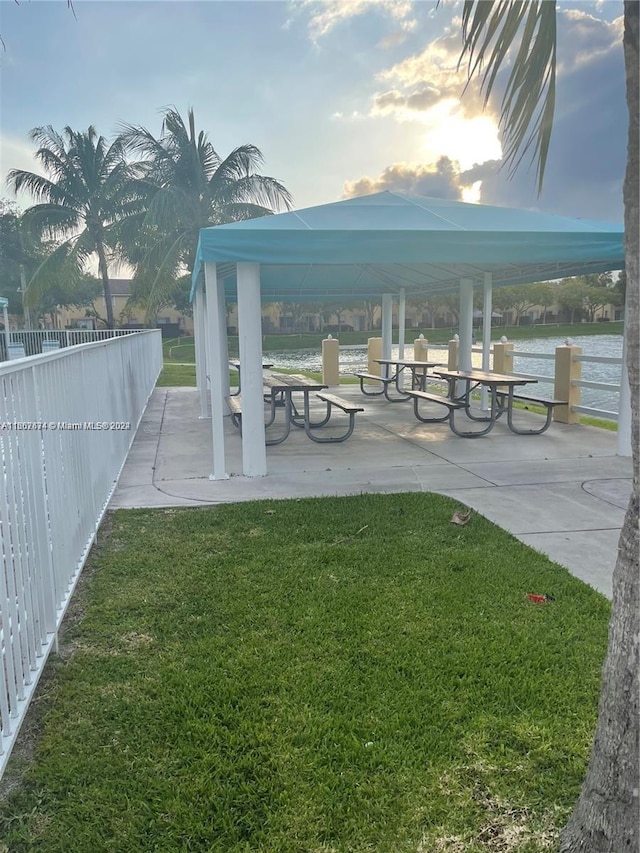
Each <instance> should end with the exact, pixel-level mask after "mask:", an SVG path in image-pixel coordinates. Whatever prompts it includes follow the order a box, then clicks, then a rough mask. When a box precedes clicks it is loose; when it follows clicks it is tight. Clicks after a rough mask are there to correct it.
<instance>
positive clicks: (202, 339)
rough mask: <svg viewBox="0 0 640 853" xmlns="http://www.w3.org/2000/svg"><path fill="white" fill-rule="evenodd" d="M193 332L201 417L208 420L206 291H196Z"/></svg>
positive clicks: (199, 288) (200, 289)
mask: <svg viewBox="0 0 640 853" xmlns="http://www.w3.org/2000/svg"><path fill="white" fill-rule="evenodd" d="M193 332H194V335H195V350H196V385H197V386H198V394H199V397H200V417H201V418H208V417H209V409H208V400H207V391H208V387H207V372H208V371H207V346H206V337H207V317H206V302H205V295H204V290H203V289H202V288H201V287H198V288H197V289H196V292H195V293H194V296H193Z"/></svg>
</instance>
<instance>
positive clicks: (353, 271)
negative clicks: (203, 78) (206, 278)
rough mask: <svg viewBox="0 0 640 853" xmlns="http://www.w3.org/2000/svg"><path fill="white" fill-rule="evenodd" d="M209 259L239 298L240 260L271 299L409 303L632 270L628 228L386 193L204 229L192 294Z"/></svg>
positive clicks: (232, 295) (228, 292) (229, 291)
mask: <svg viewBox="0 0 640 853" xmlns="http://www.w3.org/2000/svg"><path fill="white" fill-rule="evenodd" d="M206 261H210V262H215V263H216V264H218V265H219V266H218V275H221V276H222V277H223V278H224V281H225V291H226V295H227V298H228V299H231V300H235V299H236V276H235V265H236V263H240V262H246V263H258V264H260V265H261V271H260V278H261V292H262V298H263V300H264V301H265V302H276V301H285V302H286V301H295V302H298V301H321V300H331V301H333V300H335V299H345V300H346V299H349V300H355V299H370V298H376V297H378V296H379V295H380V294H382V293H397V292H399V290H400V289H401V288H404V290H405V293H406V295H407V297H411V296H412V295H413V296H415V295H418V294H424V293H429V292H431V293H446V292H450V291H451V292H452V291H457V290H458V287H459V283H460V279H461V278H472V279H474V280H477V281H482V279H483V276H484V273H485V272H490V273H492V275H493V282H494V285H495V286H500V285H503V286H504V285H512V284H524V283H526V282H531V281H547V280H549V279H555V278H562V277H565V276H570V275H582V274H586V273H593V272H603V271H605V270H618V269H622V268H623V267H624V231H623V227H622V226H621V225H615V224H611V223H604V222H593V221H588V220H583V219H572V218H569V217H564V216H554V215H552V214H547V213H538V212H535V211H527V210H514V209H511V208H503V207H490V206H488V205H481V204H465V203H463V202H458V201H450V200H447V199H437V198H425V197H422V196H413V195H404V194H402V193H395V192H381V193H374V194H373V195H367V196H360V197H358V198H352V199H348V200H346V201H339V202H334V203H332V204H323V205H319V206H317V207H309V208H306V209H304V210H297V211H291V212H288V213H279V214H276V215H274V216H265V217H261V218H258V219H250V220H246V221H244V222H234V223H231V224H229V225H218V226H216V227H214V228H203V229H202V230H201V231H200V239H199V242H198V250H197V256H196V265H195V269H194V274H193V287H192V295H193V292H194V289H195V286H196V282H197V281H198V276H199V274H200V272H201V270H202V266H203V263H204V262H206Z"/></svg>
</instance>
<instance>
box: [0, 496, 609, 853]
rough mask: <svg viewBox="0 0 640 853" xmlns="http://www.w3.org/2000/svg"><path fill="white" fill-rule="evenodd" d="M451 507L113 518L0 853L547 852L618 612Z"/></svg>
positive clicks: (121, 514) (399, 505) (261, 505)
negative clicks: (533, 597) (544, 599)
mask: <svg viewBox="0 0 640 853" xmlns="http://www.w3.org/2000/svg"><path fill="white" fill-rule="evenodd" d="M456 506H457V505H456V503H455V502H453V501H451V500H449V499H446V498H442V497H438V496H433V495H428V494H402V495H360V496H355V497H347V498H331V499H327V498H325V499H305V500H292V501H277V502H276V501H263V502H251V503H241V504H235V505H228V506H219V507H214V508H203V509H185V510H144V511H134V510H128V511H123V510H120V511H117V512H115V513H112V514H110V515H109V516H108V517H107V522H106V525H105V529H104V530H103V532H102V533H101V535H100V537H99V544H98V546H97V547H96V548H95V549H94V551H93V553H92V555H91V557H90V561H89V564H88V566H87V568H86V570H85V571H86V572H87V579H86V582H85V583H84V585H83V588H82V590H81V591H80V595H79V597H78V598H77V599H76V601H75V603H74V605H73V607H72V612H71V614H70V618H69V620H68V624H67V627H66V630H65V631H64V632H63V636H62V640H61V656H60V657H59V658H54V659H53V660H52V661H51V662H50V664H49V666H48V673H49V674H48V677H46V678H45V681H44V683H43V687H42V690H41V692H40V697H39V698H38V700H37V702H36V706H37V707H36V711H37V715H38V717H39V718H40V720H41V723H40V729H41V731H40V734H39V736H38V738H37V740H36V749H35V759H34V761H33V763H32V765H31V766H30V767H29V768H28V769H27V770H26V771H23V772H24V777H23V778H22V781H21V783H20V785H19V787H18V788H17V789H15V790H14V791H13V792H12V793H9V794H8V796H7V797H6V798H5V799H4V801H3V802H2V803H0V839H1V840H3V841H4V844H5V845H6V847H4V848H3V847H2V843H1V841H0V850H3V849H4V850H8V851H11V853H26V851H29V853H32V851H47V853H54V851H55V853H85V851H86V853H101V851H107V850H108V851H113V852H114V853H138V851H160V853H165V851H166V853H173V851H201V852H202V853H212V851H215V853H218V851H219V853H250V851H251V852H253V851H255V853H258V851H259V853H365V851H366V853H404V851H411V853H416V851H422V853H432V851H434V853H438V851H443V853H461V851H463V852H464V853H467V851H471V853H473V851H478V853H479V852H480V851H487V850H490V851H501V853H505V851H517V853H534V851H542V850H552V849H553V848H554V844H555V841H554V839H555V837H556V831H557V828H558V827H560V826H561V825H562V823H563V821H564V820H565V818H566V816H567V814H568V812H569V810H570V808H571V805H572V803H573V801H574V799H575V798H576V796H577V794H578V791H579V786H580V783H581V780H582V777H583V774H584V772H585V769H586V762H587V757H588V751H589V746H590V740H591V736H592V732H593V730H594V726H595V720H596V711H597V697H598V689H599V680H600V667H601V664H602V661H603V658H604V654H605V650H606V644H607V623H608V617H609V604H608V602H607V601H606V600H605V599H604V597H602V596H601V595H599V594H598V593H596V592H595V591H593V590H591V589H590V588H588V587H587V586H585V585H584V584H582V583H581V582H580V581H578V580H577V579H575V578H573V577H571V576H570V575H569V573H568V572H567V571H565V570H564V569H562V568H560V567H558V566H557V565H555V564H552V563H550V562H549V561H548V560H547V559H546V558H545V557H543V556H541V555H539V554H536V553H535V552H533V551H531V550H530V549H528V548H527V547H526V546H524V545H523V544H521V543H520V542H518V541H517V540H515V539H514V538H512V537H511V536H510V535H509V534H507V533H505V532H504V531H501V530H500V529H499V528H497V527H495V526H493V525H492V524H490V523H489V522H488V521H486V520H485V519H483V518H482V517H480V516H478V515H477V514H474V515H473V516H472V517H471V520H470V521H469V523H468V524H467V525H466V526H457V525H455V524H452V523H451V520H450V519H451V517H452V513H453V511H454V509H455V508H456ZM528 592H534V593H553V595H554V596H555V600H554V601H552V602H548V603H547V604H543V605H537V604H533V603H531V602H530V601H529V600H528V599H527V593H528ZM15 765H16V763H15V762H14V769H13V770H12V769H11V768H10V771H9V776H11V774H12V773H14V774H15V773H16V772H17V769H16V768H15ZM18 769H19V768H18Z"/></svg>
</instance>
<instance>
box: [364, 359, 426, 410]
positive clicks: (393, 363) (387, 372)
mask: <svg viewBox="0 0 640 853" xmlns="http://www.w3.org/2000/svg"><path fill="white" fill-rule="evenodd" d="M374 361H375V362H376V363H377V364H380V365H381V366H382V367H383V368H384V373H383V374H382V375H381V376H378V375H377V374H375V373H356V376H357V377H358V378H359V379H360V390H361V391H362V393H363V394H364V395H365V396H367V397H379V396H381V395H383V394H384V396H385V398H386V399H387V400H388V401H389V402H390V403H404V402H406V401H407V400H410V399H411V397H410V395H409V394H408V393H407V392H406V391H405V389H404V372H405V370H410V371H411V388H412V390H413V389H415V388H419V389H420V390H421V391H425V390H426V385H427V370H429V368H433V367H441V366H442V365H441V364H439V363H438V362H435V361H414V360H413V359H404V358H374ZM367 380H376V381H378V382H380V383H381V384H382V389H381V390H376V391H367V390H366V389H365V387H364V383H365V381H367ZM391 385H395V389H396V393H397V394H398V395H399V396H395V397H392V396H390V394H389V387H390V386H391Z"/></svg>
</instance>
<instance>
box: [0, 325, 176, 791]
mask: <svg viewBox="0 0 640 853" xmlns="http://www.w3.org/2000/svg"><path fill="white" fill-rule="evenodd" d="M161 368H162V342H161V333H160V331H157V330H153V331H145V332H139V333H137V334H130V335H125V336H122V337H116V338H112V339H110V340H105V341H102V342H96V343H90V344H84V345H80V346H76V347H73V348H69V349H62V350H58V351H56V352H50V353H47V354H44V355H41V356H36V357H34V358H29V359H27V360H21V361H13V362H6V363H4V364H0V465H1V466H2V479H1V480H0V558H1V561H2V563H1V565H2V572H1V574H0V656H1V657H0V724H1V733H0V775H1V774H2V772H3V771H4V767H5V765H6V762H7V760H8V757H9V753H10V751H11V748H12V747H13V744H14V741H15V738H16V736H17V732H18V729H19V727H20V724H21V722H22V720H23V718H24V715H25V713H26V710H27V706H28V704H29V701H30V699H31V696H32V695H33V692H34V690H35V687H36V684H37V681H38V678H39V676H40V673H41V671H42V668H43V667H44V664H45V661H46V659H47V656H48V654H49V651H50V650H51V648H52V647H55V645H56V643H57V632H58V629H59V627H60V623H61V621H62V618H63V616H64V613H65V611H66V608H67V605H68V603H69V600H70V598H71V595H72V593H73V590H74V588H75V584H76V582H77V579H78V577H79V574H80V572H81V570H82V567H83V565H84V562H85V560H86V557H87V555H88V553H89V549H90V548H91V545H92V543H93V541H94V538H95V535H96V532H97V529H98V526H99V524H100V521H101V519H102V516H103V514H104V512H105V510H106V507H107V504H108V502H109V499H110V497H111V495H112V493H113V490H114V488H115V485H116V483H117V480H118V477H119V475H120V471H121V470H122V466H123V465H124V462H125V459H126V457H127V453H128V451H129V447H130V445H131V443H132V441H133V438H134V435H135V432H136V429H137V427H138V424H139V422H140V418H141V417H142V414H143V412H144V409H145V406H146V403H147V400H148V398H149V395H150V394H151V392H152V391H153V388H154V385H155V382H156V380H157V378H158V375H159V373H160V370H161Z"/></svg>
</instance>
